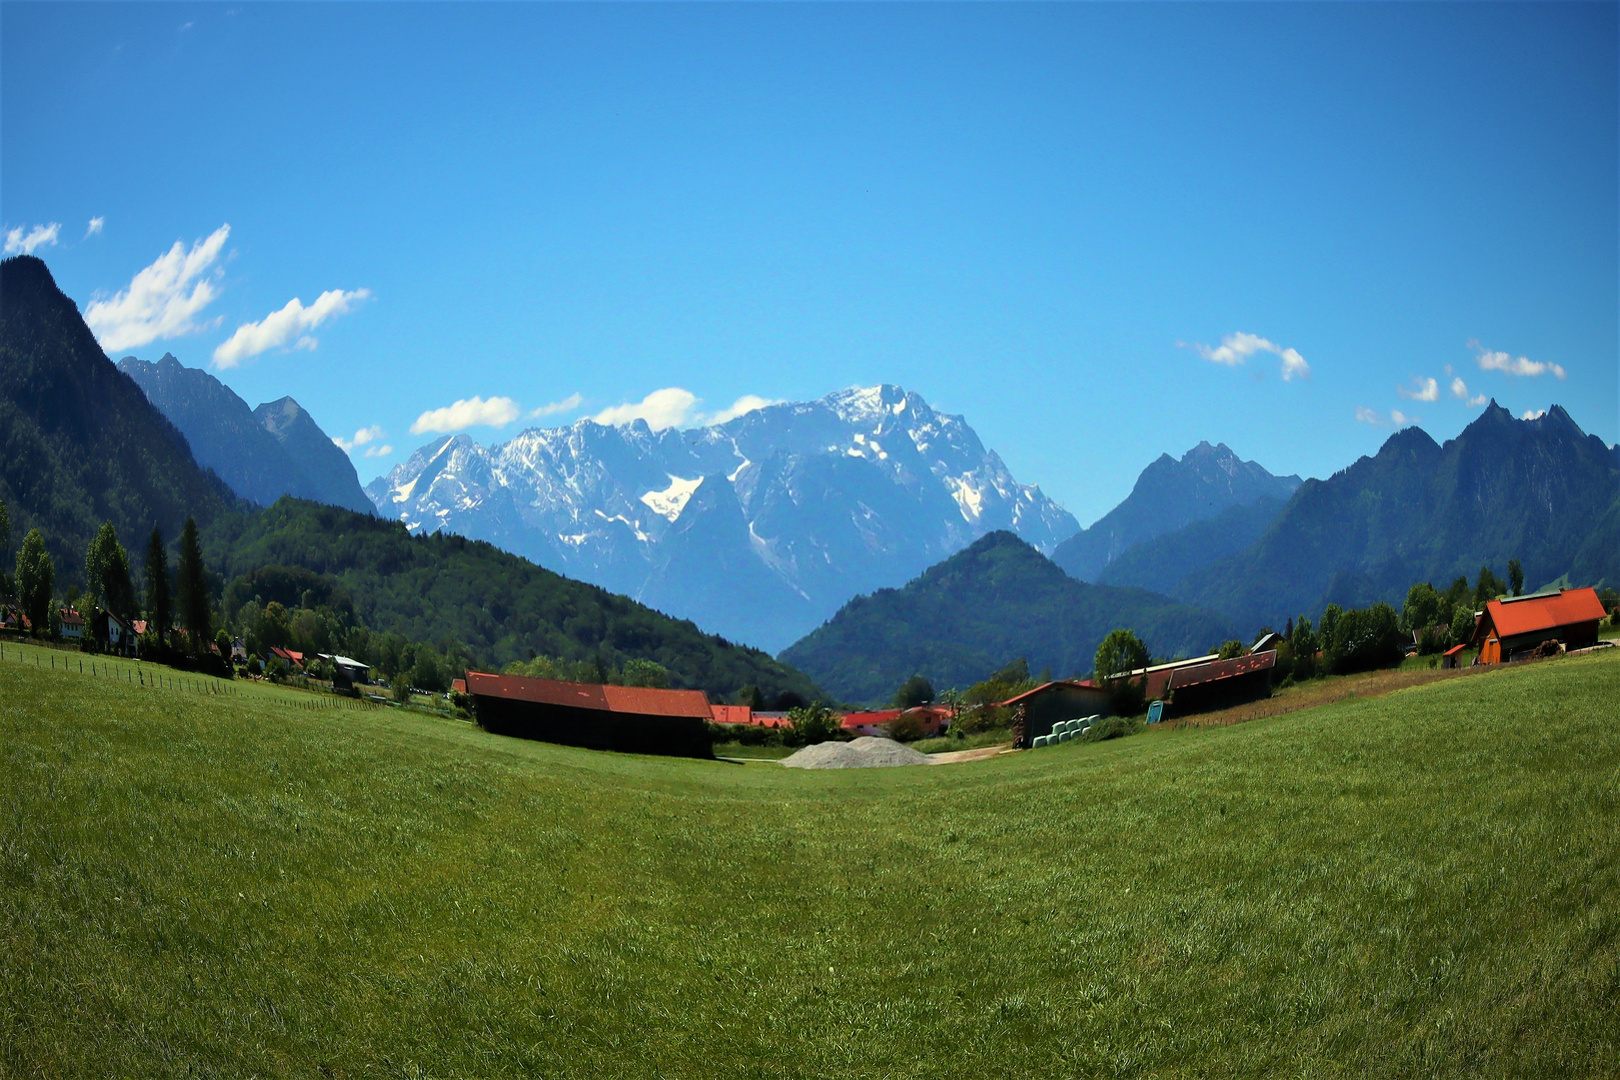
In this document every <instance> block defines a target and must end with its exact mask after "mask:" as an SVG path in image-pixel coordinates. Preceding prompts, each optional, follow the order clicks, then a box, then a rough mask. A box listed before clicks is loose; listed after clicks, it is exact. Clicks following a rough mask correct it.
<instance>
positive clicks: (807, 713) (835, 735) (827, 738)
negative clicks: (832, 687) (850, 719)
mask: <svg viewBox="0 0 1620 1080" xmlns="http://www.w3.org/2000/svg"><path fill="white" fill-rule="evenodd" d="M788 722H789V723H790V724H792V725H793V726H792V728H791V739H792V744H793V745H794V746H810V745H813V744H815V743H823V742H832V741H833V740H836V739H842V738H843V737H844V729H843V727H842V724H841V722H840V721H839V718H838V717H837V716H836V715H834V713H833V711H832V710H831V709H829V708H827V706H825V705H822V704H820V703H817V704H814V705H801V706H799V707H798V708H796V709H789V710H788Z"/></svg>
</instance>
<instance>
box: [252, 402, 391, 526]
mask: <svg viewBox="0 0 1620 1080" xmlns="http://www.w3.org/2000/svg"><path fill="white" fill-rule="evenodd" d="M253 415H254V416H255V417H256V418H257V419H258V421H259V423H261V424H263V425H264V430H266V431H268V432H269V433H270V434H271V435H273V436H274V437H275V439H276V441H277V442H279V443H280V444H281V447H282V449H284V450H285V451H286V452H287V456H288V457H289V458H291V459H292V462H293V464H294V465H296V466H297V467H298V470H299V472H300V473H302V474H303V478H304V482H303V484H302V485H301V486H300V488H301V490H300V491H289V492H288V494H291V495H298V497H299V498H302V499H312V500H314V501H315V502H322V503H329V504H331V505H332V506H342V507H346V508H348V509H350V510H357V511H359V512H360V513H362V514H369V513H372V512H373V511H372V506H371V500H370V499H368V498H366V492H365V489H364V488H362V487H361V486H360V477H359V475H358V474H357V473H356V472H355V471H354V463H353V462H351V461H350V460H349V455H348V454H345V453H344V452H343V451H342V450H341V449H339V448H338V446H337V444H336V443H334V442H333V441H332V437H331V436H330V435H328V434H327V433H326V432H324V431H322V430H321V428H320V425H319V424H317V423H315V421H314V419H313V418H311V417H310V415H309V413H307V412H305V411H304V408H303V406H301V405H299V404H298V402H296V401H294V400H293V399H292V398H290V397H284V398H282V399H281V400H279V401H270V402H266V403H265V404H263V405H260V406H259V407H258V408H257V409H254V410H253Z"/></svg>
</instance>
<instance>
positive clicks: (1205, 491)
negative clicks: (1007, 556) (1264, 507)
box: [1052, 442, 1301, 581]
mask: <svg viewBox="0 0 1620 1080" xmlns="http://www.w3.org/2000/svg"><path fill="white" fill-rule="evenodd" d="M1300 483H1301V481H1300V478H1299V477H1298V476H1273V475H1272V474H1271V473H1269V472H1267V471H1266V469H1265V468H1264V467H1262V466H1261V465H1259V464H1257V463H1256V462H1253V461H1244V460H1242V459H1241V458H1239V457H1238V456H1237V454H1235V453H1233V451H1232V449H1231V448H1230V447H1229V446H1227V445H1226V444H1225V443H1217V444H1216V445H1214V446H1211V445H1210V444H1209V443H1208V442H1200V443H1199V444H1198V445H1197V446H1195V447H1193V448H1192V449H1191V450H1189V451H1187V452H1186V453H1185V454H1183V455H1182V456H1181V460H1179V461H1178V460H1176V459H1175V458H1173V457H1171V456H1170V455H1169V454H1160V455H1159V457H1158V459H1157V460H1155V461H1154V462H1153V463H1152V464H1150V465H1149V466H1148V467H1147V468H1145V469H1143V470H1142V473H1141V475H1140V476H1138V477H1137V478H1136V484H1135V486H1134V487H1132V488H1131V493H1130V494H1129V495H1128V496H1126V497H1125V499H1124V500H1123V501H1122V502H1120V504H1119V505H1118V506H1116V507H1114V508H1113V509H1112V510H1110V511H1109V512H1108V513H1106V514H1104V515H1103V516H1102V517H1100V518H1098V519H1097V521H1096V522H1095V523H1093V524H1092V525H1091V526H1090V527H1089V528H1087V529H1084V530H1082V531H1080V532H1078V533H1076V534H1075V535H1073V536H1071V537H1069V539H1067V540H1065V541H1064V542H1063V543H1062V544H1060V545H1059V546H1058V547H1057V549H1056V550H1055V551H1053V552H1052V561H1053V562H1055V563H1057V564H1058V565H1059V566H1061V567H1063V569H1064V570H1066V571H1068V573H1069V575H1070V576H1071V577H1075V578H1078V579H1079V580H1081V581H1100V580H1102V578H1101V575H1102V572H1103V569H1104V568H1105V567H1107V566H1108V564H1109V563H1111V562H1113V561H1114V560H1115V559H1117V558H1119V557H1120V556H1121V555H1123V554H1124V553H1125V552H1126V551H1128V550H1130V549H1131V548H1133V547H1135V546H1136V545H1138V544H1142V543H1146V542H1147V541H1150V540H1153V539H1155V538H1156V537H1159V536H1163V535H1165V534H1167V533H1172V532H1175V531H1176V530H1178V529H1181V528H1184V527H1185V526H1187V525H1190V524H1192V523H1193V522H1195V521H1207V520H1209V519H1211V518H1214V517H1216V516H1218V515H1220V514H1221V513H1222V512H1224V511H1226V510H1228V509H1230V508H1232V507H1234V506H1251V505H1253V504H1255V503H1258V502H1260V500H1262V499H1266V498H1270V499H1276V500H1279V501H1280V502H1283V501H1286V500H1287V499H1288V497H1289V496H1291V495H1292V494H1293V493H1294V491H1295V489H1297V488H1298V487H1299V485H1300ZM1190 569H1192V567H1190V566H1189V567H1187V568H1185V569H1183V570H1182V573H1183V574H1184V573H1186V572H1187V570H1190ZM1180 576H1181V574H1176V575H1175V576H1173V577H1171V578H1170V580H1171V581H1174V580H1176V579H1177V578H1179V577H1180Z"/></svg>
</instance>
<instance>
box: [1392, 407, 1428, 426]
mask: <svg viewBox="0 0 1620 1080" xmlns="http://www.w3.org/2000/svg"><path fill="white" fill-rule="evenodd" d="M1389 418H1390V421H1391V422H1393V423H1394V425H1395V426H1396V427H1406V426H1407V425H1408V424H1421V423H1422V422H1423V417H1421V416H1407V415H1406V414H1405V413H1403V412H1401V410H1399V409H1391V410H1389Z"/></svg>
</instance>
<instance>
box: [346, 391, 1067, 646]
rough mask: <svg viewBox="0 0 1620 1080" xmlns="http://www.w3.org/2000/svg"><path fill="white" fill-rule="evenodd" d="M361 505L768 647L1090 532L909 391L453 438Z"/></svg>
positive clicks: (432, 447)
mask: <svg viewBox="0 0 1620 1080" xmlns="http://www.w3.org/2000/svg"><path fill="white" fill-rule="evenodd" d="M366 494H367V495H369V496H370V497H371V500H372V502H373V503H374V504H375V505H376V506H377V509H378V512H379V513H381V514H383V515H384V516H386V517H393V518H398V519H400V520H403V521H404V522H405V523H406V524H407V525H408V526H409V528H411V529H412V530H413V531H434V530H440V529H442V530H446V531H450V532H455V533H459V534H461V535H463V536H467V537H470V538H473V539H479V540H488V541H489V542H491V543H493V544H495V545H497V546H499V547H502V548H505V549H506V550H508V551H512V552H515V553H517V554H520V555H524V556H526V557H528V558H531V559H533V560H535V561H536V562H539V563H541V564H542V565H544V566H549V567H551V568H553V569H555V570H557V571H559V572H561V573H565V574H568V575H569V576H571V577H576V578H580V579H583V580H585V581H590V582H594V583H596V584H599V585H601V586H603V587H604V588H608V589H612V590H613V591H615V592H623V593H627V594H629V595H631V596H634V597H635V598H637V599H639V600H641V601H643V602H644V603H648V604H651V605H652V606H654V607H657V608H660V609H662V610H664V611H667V612H669V613H671V614H674V615H679V616H682V617H685V618H689V619H691V620H692V621H693V622H695V623H697V624H698V625H699V626H700V627H702V628H704V629H705V630H710V631H713V632H715V633H719V634H723V635H724V636H726V637H729V638H733V639H735V640H739V641H744V642H747V643H749V644H753V645H758V646H760V647H762V648H766V649H769V650H771V651H773V652H774V651H776V650H778V649H781V648H784V647H785V646H787V645H788V644H790V643H792V642H793V641H796V640H797V639H798V638H800V637H801V636H803V635H804V634H805V633H807V632H808V631H810V630H812V629H814V628H815V627H816V626H817V625H819V624H820V623H821V622H822V621H823V620H825V619H826V618H827V617H829V616H830V615H832V613H833V612H835V611H837V610H838V608H839V607H840V606H841V605H842V604H843V603H844V602H845V601H846V600H849V599H850V598H851V597H853V596H856V595H857V594H860V593H864V592H871V591H872V590H874V589H879V588H885V587H893V586H898V585H902V584H904V583H905V582H906V581H908V580H910V579H911V578H912V577H914V576H916V574H918V573H919V572H920V571H922V570H923V569H924V568H926V567H928V566H930V565H932V564H933V563H936V562H938V561H939V560H940V559H943V558H945V557H946V556H948V555H951V554H953V553H954V552H956V551H959V550H961V549H962V548H964V547H966V546H967V545H968V544H970V543H972V542H973V541H974V540H975V539H977V538H978V537H980V536H983V535H984V534H985V533H987V532H991V531H993V530H996V529H1008V530H1011V531H1012V532H1015V533H1017V534H1018V535H1019V536H1021V537H1023V538H1024V539H1025V540H1026V541H1028V542H1029V543H1030V544H1032V545H1034V546H1035V547H1037V548H1039V549H1041V550H1042V551H1047V552H1050V551H1051V550H1052V549H1053V548H1054V547H1055V546H1056V545H1057V544H1058V543H1060V542H1061V541H1062V540H1064V539H1065V538H1067V537H1068V536H1070V535H1071V534H1073V533H1074V532H1075V531H1076V530H1077V529H1078V528H1079V525H1078V523H1077V522H1076V521H1075V520H1074V518H1073V517H1072V516H1070V514H1069V513H1068V512H1067V511H1066V510H1064V509H1063V508H1062V507H1060V506H1058V505H1057V504H1056V503H1054V502H1053V501H1052V500H1051V499H1049V498H1047V497H1046V496H1045V495H1043V494H1042V493H1041V491H1040V489H1039V488H1038V487H1034V486H1031V485H1026V484H1020V483H1018V481H1017V480H1015V479H1014V478H1013V476H1012V474H1011V473H1010V472H1008V470H1007V467H1006V465H1005V464H1003V463H1002V461H1001V458H1000V457H999V456H997V455H996V453H995V452H994V451H992V450H987V449H985V447H984V444H983V443H981V442H980V441H979V437H978V436H977V435H976V434H974V432H973V429H972V428H970V427H968V425H967V423H966V422H965V421H964V420H963V419H962V418H961V417H959V416H948V415H946V414H943V413H938V412H935V411H934V410H933V409H932V408H931V407H930V406H929V405H928V403H927V402H926V401H924V400H923V399H922V398H921V397H919V396H917V395H916V394H911V393H907V392H906V391H905V390H902V389H901V388H900V387H897V386H876V387H869V388H865V389H851V390H841V391H839V392H837V393H834V394H829V395H827V396H826V397H824V398H822V399H821V400H819V401H812V402H801V403H785V404H777V405H768V406H766V407H764V408H761V409H757V410H755V411H753V412H750V413H746V414H744V415H743V416H739V417H737V418H736V419H734V420H730V421H728V422H726V423H724V424H719V425H716V426H714V427H706V428H698V429H694V430H690V431H678V430H675V429H672V428H671V429H665V430H662V431H653V430H652V429H651V428H649V427H648V426H647V424H646V423H645V422H644V421H639V420H638V421H636V422H634V423H631V424H627V425H623V426H617V427H609V426H605V425H602V424H598V423H595V422H594V421H591V420H581V421H579V422H577V423H575V424H573V425H572V426H570V427H564V428H533V429H530V430H528V431H524V432H522V433H521V434H519V435H518V436H517V437H516V438H514V439H512V441H511V442H507V443H503V444H500V445H496V446H490V447H483V446H480V445H478V444H477V443H476V442H474V441H473V440H472V439H470V438H468V437H467V436H465V435H453V436H447V437H445V438H441V439H437V440H435V441H434V442H431V443H429V444H428V445H426V446H424V447H422V448H421V449H420V450H418V451H417V452H416V453H415V454H414V455H413V456H412V457H411V459H410V460H409V461H407V462H405V463H404V464H402V465H400V466H398V467H397V468H395V469H394V470H393V471H392V472H390V473H389V474H388V475H386V476H383V477H379V478H378V479H377V480H375V481H373V482H372V483H371V484H370V485H369V486H368V487H367V488H366Z"/></svg>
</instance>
